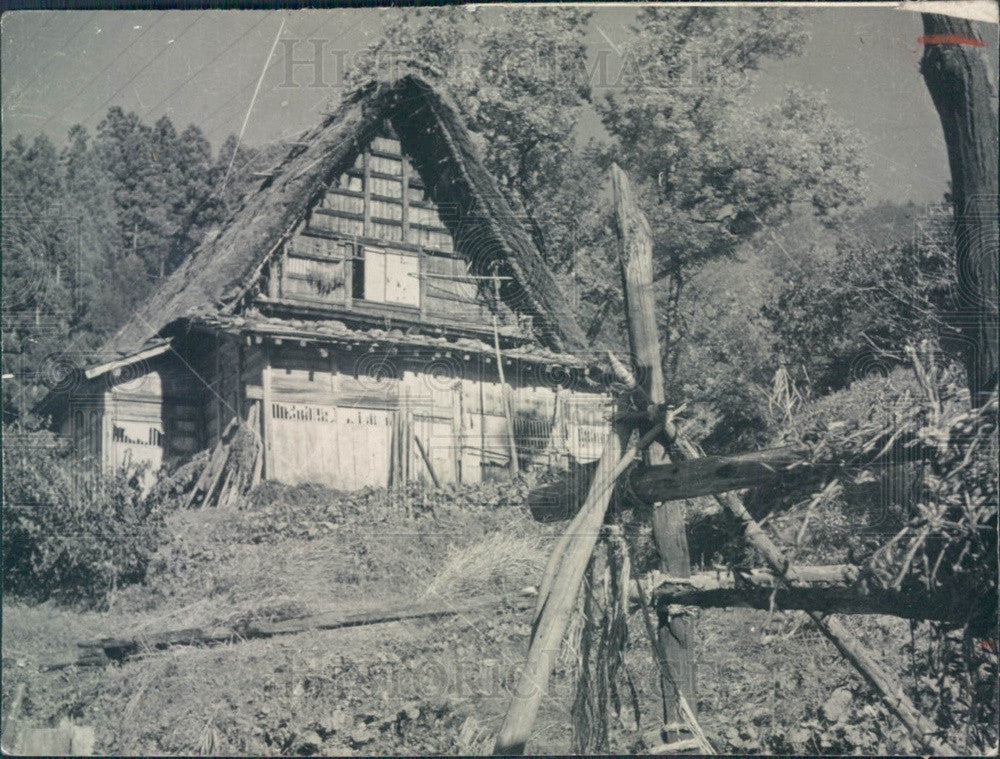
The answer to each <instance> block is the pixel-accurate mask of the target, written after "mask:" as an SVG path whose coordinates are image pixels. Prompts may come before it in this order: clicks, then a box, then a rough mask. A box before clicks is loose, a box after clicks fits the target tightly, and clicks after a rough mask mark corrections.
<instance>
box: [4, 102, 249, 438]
mask: <svg viewBox="0 0 1000 759" xmlns="http://www.w3.org/2000/svg"><path fill="white" fill-rule="evenodd" d="M234 148H235V142H234V141H233V140H232V139H231V140H228V141H227V142H226V143H225V144H224V145H223V147H222V149H221V150H220V152H219V154H218V155H217V156H215V157H214V158H213V156H212V151H211V149H210V147H209V144H208V142H207V140H206V139H205V137H204V135H202V133H201V130H200V129H198V128H197V127H195V126H189V127H187V128H186V129H184V130H183V131H181V132H179V133H178V132H177V130H176V129H175V128H174V126H173V124H172V123H171V121H170V119H169V118H167V117H163V118H161V119H160V120H159V121H157V122H156V123H155V124H154V125H152V126H150V125H148V124H144V123H143V122H142V121H141V120H140V119H139V117H138V116H137V115H136V114H134V113H125V112H124V111H122V110H121V109H120V108H117V107H115V108H111V109H109V110H108V113H107V116H106V117H105V118H104V119H103V120H102V121H101V122H100V124H98V127H97V132H96V134H95V135H91V134H89V133H88V132H87V131H86V130H85V129H84V128H83V127H81V126H75V127H73V128H72V129H70V130H69V134H68V135H67V139H66V143H65V144H64V145H62V146H61V147H60V146H57V145H56V144H54V143H53V142H52V140H50V139H49V138H48V137H46V136H44V135H40V136H38V137H36V138H35V139H34V140H32V141H30V142H28V141H26V140H25V139H23V138H22V137H20V136H17V137H15V138H14V139H13V140H11V141H10V142H9V143H8V144H7V145H6V146H5V148H4V151H3V167H2V171H3V209H4V210H3V213H4V218H3V238H2V243H3V348H4V350H3V371H4V374H5V375H6V374H12V375H13V377H11V378H8V379H5V380H4V394H3V416H4V421H5V422H9V421H11V420H12V419H13V418H14V417H18V418H20V419H21V420H22V421H32V420H31V419H30V414H29V413H28V412H29V410H30V409H31V407H32V406H33V405H34V403H35V402H37V401H38V400H39V399H40V398H41V397H42V396H43V395H44V394H45V393H46V392H48V391H49V390H52V389H54V388H58V387H64V386H65V383H68V382H72V371H73V370H74V368H77V367H79V366H80V365H81V364H83V363H84V362H85V359H86V357H87V356H89V355H91V354H92V353H93V351H94V350H95V349H97V348H98V347H99V346H100V344H101V343H102V342H103V340H104V339H105V338H106V337H107V336H108V335H109V334H111V333H112V332H114V331H115V330H116V329H118V328H119V327H121V326H122V325H123V324H124V323H125V321H127V320H128V319H129V318H130V317H131V316H132V314H133V313H134V312H135V310H136V306H137V304H139V303H140V302H141V301H142V300H143V299H144V298H145V297H146V296H147V295H149V293H150V292H151V291H152V290H153V289H155V288H156V287H157V286H158V284H159V283H160V282H161V281H162V279H163V277H165V276H166V275H168V274H170V272H172V271H173V270H174V269H175V268H176V267H177V266H178V265H179V264H180V262H181V261H182V260H183V258H184V257H185V256H186V255H187V254H188V253H190V251H191V250H192V249H193V248H194V246H195V245H196V244H197V243H198V242H199V241H200V240H201V238H202V236H204V234H205V233H206V232H207V231H208V230H209V229H210V228H211V227H212V226H213V225H215V224H217V223H218V222H219V221H220V220H221V219H222V218H224V217H225V215H226V214H227V213H228V212H229V210H230V209H231V208H232V206H233V205H234V204H235V203H237V202H238V200H239V198H240V197H241V194H242V193H243V192H244V191H245V189H246V184H247V183H246V180H247V174H248V172H249V168H248V167H249V166H251V165H252V163H253V161H254V155H255V153H256V151H249V150H246V149H241V151H240V153H239V155H238V156H237V161H236V167H235V170H234V174H233V176H232V177H231V178H230V179H229V181H228V182H227V183H226V184H225V185H223V184H222V178H223V176H224V174H225V169H226V167H227V165H228V163H229V160H230V158H231V157H232V154H233V150H234Z"/></svg>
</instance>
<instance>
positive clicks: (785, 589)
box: [652, 564, 978, 624]
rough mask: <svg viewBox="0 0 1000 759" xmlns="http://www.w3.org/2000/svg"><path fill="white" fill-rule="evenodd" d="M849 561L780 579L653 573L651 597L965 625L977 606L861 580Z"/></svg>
mask: <svg viewBox="0 0 1000 759" xmlns="http://www.w3.org/2000/svg"><path fill="white" fill-rule="evenodd" d="M858 577H859V570H858V568H857V567H855V566H853V565H851V564H831V565H821V566H795V567H792V568H791V569H789V570H788V573H787V575H786V577H785V578H784V581H782V580H781V579H780V578H778V577H777V576H776V575H775V574H774V573H773V572H770V571H768V570H766V569H752V570H750V571H749V572H746V573H745V574H740V575H738V576H734V575H733V574H732V573H729V572H724V573H723V572H698V573H697V574H694V575H692V576H690V577H666V576H664V575H661V574H659V573H654V574H653V577H652V579H653V582H654V583H655V586H654V589H653V592H652V597H653V601H654V604H655V605H657V606H669V605H673V604H676V605H679V606H698V607H701V608H730V607H736V606H738V607H748V608H751V609H764V610H769V609H771V608H772V606H773V607H775V608H779V609H800V610H802V611H813V612H819V613H823V614H832V613H836V614H887V615H892V616H895V617H901V618H903V619H919V620H933V621H938V622H953V623H956V624H965V623H966V622H967V621H968V620H969V619H970V617H972V616H973V615H974V612H975V607H976V606H977V605H978V604H977V600H976V599H975V598H974V597H969V596H965V597H956V596H955V594H954V593H951V592H944V591H940V592H937V593H934V592H931V591H928V590H927V589H926V588H920V589H917V590H906V589H894V588H889V589H885V588H878V587H872V586H870V585H869V584H867V583H864V582H862V581H859V579H858Z"/></svg>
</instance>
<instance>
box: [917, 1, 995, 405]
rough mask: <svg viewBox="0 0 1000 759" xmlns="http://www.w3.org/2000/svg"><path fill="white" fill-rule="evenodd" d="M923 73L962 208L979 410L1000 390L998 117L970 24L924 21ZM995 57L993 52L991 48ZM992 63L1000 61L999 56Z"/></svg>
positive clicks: (969, 365) (936, 18) (961, 313)
mask: <svg viewBox="0 0 1000 759" xmlns="http://www.w3.org/2000/svg"><path fill="white" fill-rule="evenodd" d="M922 15H923V23H924V34H925V36H924V37H923V38H922V41H923V43H924V45H925V47H924V55H923V58H922V60H921V62H920V70H921V73H923V75H924V81H926V82H927V89H928V90H929V91H930V94H931V99H932V100H933V101H934V107H935V108H936V109H937V112H938V116H940V118H941V127H942V129H943V130H944V139H945V143H946V145H947V146H948V164H949V166H950V167H951V192H952V200H953V202H954V208H955V211H954V213H955V239H956V243H957V248H956V251H955V253H956V261H955V263H956V266H957V271H958V303H957V304H956V306H957V308H958V313H957V314H955V317H956V321H958V322H959V324H958V325H957V326H959V327H960V329H961V330H962V333H963V334H964V335H965V336H966V337H967V338H968V345H967V346H966V351H965V352H966V355H965V366H966V373H967V375H968V383H969V392H970V395H971V398H972V402H973V405H976V406H979V405H982V404H983V403H985V402H986V401H987V400H988V399H989V396H990V394H991V393H993V392H994V391H995V390H996V388H997V114H996V110H995V108H996V106H995V105H994V101H993V98H994V97H995V96H996V93H995V91H994V90H993V87H992V85H991V84H990V80H989V75H988V73H987V68H986V61H985V59H984V55H983V52H981V51H980V50H979V49H978V47H977V46H976V44H975V43H976V42H981V41H980V40H979V39H978V37H977V35H976V34H975V32H974V30H973V28H972V24H971V23H970V22H969V21H968V19H963V18H954V17H951V16H940V15H936V14H932V13H924V14H922ZM985 50H989V48H988V47H987V48H985ZM988 54H989V55H995V54H996V51H991V52H990V53H988Z"/></svg>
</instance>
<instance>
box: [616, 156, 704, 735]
mask: <svg viewBox="0 0 1000 759" xmlns="http://www.w3.org/2000/svg"><path fill="white" fill-rule="evenodd" d="M611 186H612V192H613V194H614V204H615V220H616V229H617V234H618V242H619V247H618V254H619V255H618V261H619V264H620V267H621V276H622V284H623V286H624V293H625V312H626V316H627V318H628V334H629V342H630V345H631V349H632V361H633V370H634V372H635V374H636V379H637V382H638V385H639V387H640V388H641V389H642V390H643V391H644V393H645V396H646V400H647V401H649V402H651V403H657V404H659V403H664V402H665V400H666V398H665V389H664V379H663V365H662V362H661V357H660V341H659V334H658V330H657V326H656V302H655V297H654V293H653V238H652V234H651V232H650V229H649V222H648V221H647V220H646V216H645V214H644V213H643V212H642V209H640V208H639V205H638V203H637V201H636V200H635V198H634V197H633V194H632V187H631V184H630V183H629V179H628V175H626V174H625V172H624V171H622V169H621V168H620V167H619V166H618V165H617V164H612V166H611ZM646 460H647V463H648V464H661V463H664V462H667V463H669V461H670V459H669V457H668V456H667V452H666V449H665V448H664V447H663V446H662V445H660V444H658V443H653V444H652V445H650V447H649V449H648V450H647V452H646ZM653 539H654V540H655V542H656V547H657V550H658V551H659V554H660V568H661V569H662V571H663V572H665V573H666V574H669V575H671V576H674V577H687V576H689V575H690V574H691V560H690V556H689V554H688V545H687V535H686V533H685V526H684V509H683V505H682V504H680V503H677V502H663V503H657V504H656V505H655V506H654V509H653ZM658 616H659V629H658V631H657V638H658V641H659V646H660V655H661V656H662V657H663V658H664V660H665V662H666V667H665V671H666V672H667V673H668V674H669V676H670V677H672V678H673V680H674V685H675V686H676V687H677V689H678V690H679V691H680V692H681V693H682V694H683V695H684V697H685V698H686V699H687V701H688V703H689V704H692V705H693V704H696V703H697V699H696V697H695V676H694V650H693V648H694V630H693V623H692V620H691V619H690V618H689V617H687V616H676V617H674V618H671V617H670V615H669V613H667V611H666V610H661V611H660V612H659V615H658ZM663 693H664V705H663V711H664V714H663V719H664V723H666V724H671V723H683V722H684V719H683V715H682V714H681V711H680V705H679V703H678V699H677V698H676V697H675V696H674V689H673V688H671V687H665V688H664V689H663ZM692 708H694V707H693V706H692ZM682 737H683V736H681V735H679V734H677V733H672V734H670V735H667V736H665V738H666V740H667V741H671V742H672V741H677V740H681V739H682Z"/></svg>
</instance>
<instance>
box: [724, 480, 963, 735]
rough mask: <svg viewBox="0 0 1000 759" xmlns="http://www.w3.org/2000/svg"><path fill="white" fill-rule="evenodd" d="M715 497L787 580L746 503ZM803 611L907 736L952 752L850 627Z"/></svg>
mask: <svg viewBox="0 0 1000 759" xmlns="http://www.w3.org/2000/svg"><path fill="white" fill-rule="evenodd" d="M716 498H717V499H718V500H719V502H720V503H721V504H722V506H723V507H724V508H725V509H726V510H727V511H729V513H730V514H732V515H733V516H734V517H735V518H736V519H737V520H738V521H739V523H740V524H741V525H742V527H743V535H744V537H745V538H746V540H747V542H749V543H750V544H751V545H752V546H753V547H754V548H756V549H757V550H758V551H760V554H761V556H763V558H764V561H765V563H766V564H767V565H768V566H769V567H770V568H771V570H772V571H773V572H774V573H775V574H776V575H777V576H779V577H780V578H781V579H782V581H787V578H788V577H789V573H790V571H791V567H790V564H789V561H788V559H786V558H785V556H784V555H783V554H782V553H781V550H780V549H779V548H778V546H776V545H775V544H774V541H772V540H771V538H770V537H769V536H768V534H767V533H766V532H764V530H763V529H762V528H761V526H760V525H759V524H757V522H756V520H755V519H754V518H753V517H752V516H751V515H750V512H749V511H747V509H746V506H744V505H743V501H742V500H740V499H739V498H738V497H737V496H735V495H733V494H732V493H726V494H724V495H719V496H716ZM805 613H806V614H807V615H809V618H810V619H811V620H812V621H813V623H814V624H815V625H816V627H818V628H819V630H820V632H822V633H823V635H825V636H826V638H827V639H828V640H829V641H830V642H831V643H833V645H834V646H835V647H836V648H837V650H838V651H840V653H841V654H842V655H843V656H844V658H845V659H847V661H849V662H850V663H851V665H852V666H853V667H854V668H855V669H856V670H857V671H858V674H860V675H861V677H862V678H864V680H865V682H867V683H868V684H869V685H871V686H872V687H873V688H875V690H877V691H878V692H879V695H880V696H881V697H882V702H883V703H884V704H885V705H886V707H887V708H888V709H889V711H891V712H892V713H893V714H894V715H896V717H897V718H898V719H899V721H900V722H902V723H903V725H904V726H905V727H906V729H907V730H908V731H909V733H910V737H912V738H913V739H914V740H915V741H917V743H918V744H919V745H920V746H921V747H923V748H924V749H926V750H927V751H930V752H931V753H933V754H938V755H954V754H955V750H954V749H953V748H952V747H951V746H949V745H948V744H947V743H946V742H945V741H943V740H941V739H939V738H936V737H934V736H935V735H936V734H937V733H938V732H940V731H939V730H938V728H937V727H936V726H935V725H934V724H933V723H932V722H931V721H930V720H928V719H927V718H926V717H924V716H923V715H922V714H921V713H920V712H918V711H917V709H916V707H915V706H914V705H913V702H912V701H910V699H909V698H908V697H907V696H906V694H905V693H904V692H903V687H902V686H901V685H900V684H899V682H898V681H897V680H896V679H895V678H893V677H892V676H891V675H890V674H889V673H888V672H886V671H885V670H884V669H883V668H882V666H881V665H880V664H879V663H878V662H876V661H875V660H874V659H873V658H872V657H871V656H870V655H869V654H868V652H867V651H866V650H865V648H864V646H862V645H861V642H860V641H859V640H858V639H857V638H856V637H854V634H853V633H852V632H851V631H850V630H848V629H847V628H846V627H844V625H843V624H842V623H841V622H840V621H839V620H838V619H836V618H834V617H827V616H825V615H824V614H823V613H821V612H816V611H806V612H805Z"/></svg>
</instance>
